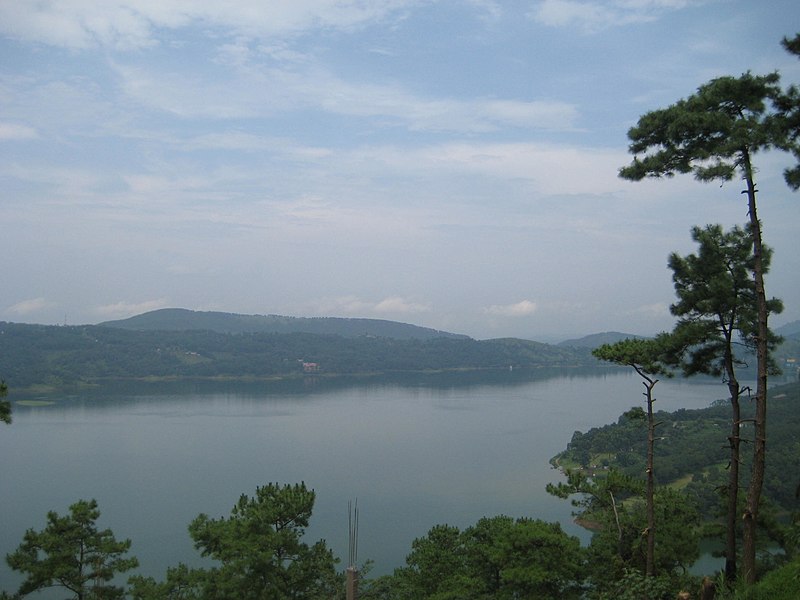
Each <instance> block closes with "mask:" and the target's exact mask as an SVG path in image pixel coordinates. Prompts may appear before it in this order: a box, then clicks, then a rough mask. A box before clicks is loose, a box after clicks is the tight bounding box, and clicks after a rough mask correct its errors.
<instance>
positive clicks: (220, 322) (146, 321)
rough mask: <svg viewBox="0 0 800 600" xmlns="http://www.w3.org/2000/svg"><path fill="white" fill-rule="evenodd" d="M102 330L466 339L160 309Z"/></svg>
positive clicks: (385, 327)
mask: <svg viewBox="0 0 800 600" xmlns="http://www.w3.org/2000/svg"><path fill="white" fill-rule="evenodd" d="M100 325H103V326H105V327H115V328H119V329H130V330H134V331H191V330H201V331H216V332H218V333H313V334H319V335H341V336H344V337H359V336H365V335H367V336H369V335H372V336H377V337H390V338H396V339H412V338H413V339H424V340H427V339H431V338H437V337H449V338H466V337H467V336H465V335H458V334H455V333H448V332H446V331H439V330H437V329H430V328H428V327H419V326H417V325H410V324H408V323H398V322H396V321H386V320H383V319H346V318H340V317H284V316H280V315H241V314H235V313H226V312H213V311H194V310H187V309H184V308H163V309H159V310H154V311H150V312H146V313H143V314H141V315H136V316H134V317H130V318H128V319H122V320H118V321H106V322H105V323H100Z"/></svg>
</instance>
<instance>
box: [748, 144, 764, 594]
mask: <svg viewBox="0 0 800 600" xmlns="http://www.w3.org/2000/svg"><path fill="white" fill-rule="evenodd" d="M742 168H743V170H744V175H745V181H746V182H747V190H746V193H747V201H748V212H749V214H750V226H751V230H752V231H751V232H752V236H753V258H754V262H753V277H754V280H755V288H756V306H757V309H758V329H757V331H756V362H757V368H758V375H757V380H756V415H755V439H754V442H753V467H752V476H751V478H750V487H749V488H748V490H747V505H746V507H745V511H744V515H743V525H744V528H743V532H744V540H743V541H744V543H743V554H742V563H743V564H742V568H743V569H744V579H745V581H746V582H747V583H749V584H753V583H755V581H756V528H757V522H758V508H759V503H760V501H761V489H762V487H763V485H764V468H765V465H766V450H767V358H768V350H767V341H768V340H767V334H768V329H767V295H766V292H765V291H764V271H763V263H762V247H761V224H760V223H759V221H758V212H757V210H756V187H755V183H754V182H753V169H752V165H751V163H750V153H749V151H748V150H747V149H746V148H745V149H744V150H743V152H742Z"/></svg>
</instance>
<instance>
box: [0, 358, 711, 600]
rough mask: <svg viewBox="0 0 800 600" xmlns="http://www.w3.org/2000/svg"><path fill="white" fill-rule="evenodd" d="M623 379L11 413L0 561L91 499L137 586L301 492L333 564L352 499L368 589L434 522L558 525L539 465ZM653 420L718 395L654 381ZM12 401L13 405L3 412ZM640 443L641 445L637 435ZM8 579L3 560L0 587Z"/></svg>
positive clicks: (173, 389)
mask: <svg viewBox="0 0 800 600" xmlns="http://www.w3.org/2000/svg"><path fill="white" fill-rule="evenodd" d="M643 391H644V387H643V385H642V383H641V380H640V379H639V377H638V376H636V375H635V374H634V373H633V372H632V371H629V370H614V369H603V368H598V369H593V370H554V369H548V370H540V371H526V372H519V371H514V372H495V373H491V374H476V373H462V374H447V375H415V376H404V377H395V378H392V379H381V380H377V379H362V380H356V379H344V378H337V379H333V380H328V379H323V378H308V379H305V380H303V381H294V382H278V383H273V384H265V383H261V384H248V385H233V384H231V385H227V386H226V385H223V384H219V383H217V384H213V385H211V384H193V385H187V384H182V385H171V386H167V385H159V386H155V385H150V386H143V385H142V384H137V385H130V386H129V388H128V389H115V390H108V391H106V392H104V393H92V394H86V395H81V396H68V397H64V396H54V397H48V398H42V399H41V400H44V401H52V402H53V403H52V404H48V405H21V404H15V405H14V407H13V410H14V413H13V418H14V423H13V424H12V425H11V426H7V427H6V426H3V427H2V428H0V452H2V456H3V461H2V480H1V481H2V483H0V505H1V506H2V507H3V510H2V519H0V553H2V555H3V556H5V554H6V553H8V552H11V551H13V550H14V549H15V548H16V547H17V545H18V544H19V543H20V542H21V540H22V536H23V534H24V532H25V530H26V529H27V528H30V527H33V528H35V529H37V530H38V529H41V528H42V527H43V526H44V524H45V518H46V514H47V511H48V510H55V511H57V512H58V513H59V514H65V513H67V512H68V506H69V505H70V504H71V503H73V502H75V501H76V500H78V499H90V498H95V499H96V500H97V501H98V503H99V508H100V510H101V513H102V515H101V517H100V519H99V521H98V525H99V526H100V527H101V528H106V527H108V528H111V529H112V530H113V531H114V533H115V535H116V536H117V538H118V539H124V538H130V539H131V540H132V541H133V546H132V550H131V553H132V554H134V555H135V556H137V557H138V558H139V561H140V563H141V566H140V568H139V569H138V571H137V572H139V573H142V574H145V575H152V576H154V577H156V578H157V579H161V578H163V575H164V572H165V570H166V567H167V566H174V565H177V564H178V563H179V562H181V561H182V562H186V563H189V564H202V561H201V559H200V558H199V555H198V553H197V552H196V551H195V550H194V548H193V546H192V543H191V540H190V538H189V535H188V533H187V529H186V528H187V525H188V524H189V522H190V521H191V520H192V519H193V518H194V517H195V516H196V515H197V514H199V513H201V512H205V513H207V514H209V515H210V516H212V517H220V516H228V515H229V513H230V509H231V508H232V507H233V505H234V503H235V502H236V501H237V499H238V498H239V496H240V494H243V493H244V494H248V495H253V493H254V492H255V488H256V486H259V485H263V484H265V483H268V482H280V483H295V482H300V481H305V482H306V484H307V485H308V486H309V487H311V488H313V489H315V490H316V493H317V500H316V504H315V508H314V513H313V516H312V519H311V526H310V527H309V529H308V531H307V540H308V541H309V542H313V541H316V540H318V539H320V538H324V539H326V540H327V542H328V545H329V546H330V547H331V548H332V549H333V550H334V552H335V554H336V555H337V556H338V557H339V558H341V559H343V560H346V558H347V555H348V552H347V544H348V502H349V501H350V500H356V499H357V501H358V507H359V513H360V523H359V545H358V552H359V557H358V558H359V562H363V561H364V560H366V559H371V560H373V561H374V562H375V565H374V570H373V574H383V573H390V572H391V571H392V570H393V569H394V568H396V567H398V566H401V565H402V564H403V562H404V559H405V556H406V554H407V553H408V552H409V551H410V548H411V542H412V540H413V539H414V538H415V537H419V536H422V535H425V533H426V532H427V531H428V530H429V529H430V527H432V526H433V525H435V524H439V523H449V524H451V525H456V526H458V527H462V528H463V527H467V526H469V525H472V524H473V523H475V522H476V521H477V520H478V519H480V518H481V517H483V516H492V515H496V514H506V515H510V516H513V517H522V516H526V517H532V518H540V519H544V520H547V521H560V522H561V523H562V525H563V527H564V529H565V530H566V531H568V532H569V533H570V534H573V535H579V536H580V537H581V538H582V539H583V540H584V541H585V540H586V539H587V534H586V532H585V531H583V530H582V529H580V528H579V527H577V526H576V525H574V524H573V523H572V520H571V510H572V507H571V506H570V503H569V502H568V501H564V500H559V499H557V498H554V497H552V496H550V495H548V494H547V493H546V491H545V485H546V484H547V483H548V482H552V481H558V480H559V479H560V477H559V473H558V471H556V470H554V469H553V468H552V467H551V466H550V465H549V463H548V460H549V459H550V458H551V457H552V456H553V455H555V454H557V453H558V452H560V451H561V450H563V449H564V447H565V446H566V444H567V442H569V441H570V438H571V437H572V434H573V432H574V431H575V430H581V431H586V430H587V429H589V428H591V427H594V426H599V425H603V424H606V423H609V422H612V421H616V419H617V418H618V416H619V415H620V414H621V413H622V412H623V411H625V410H627V409H629V408H630V407H631V406H634V405H641V404H642V403H643V396H642V392H643ZM655 392H656V393H655V396H656V398H657V400H658V402H657V404H656V407H657V408H658V409H663V410H675V409H678V408H700V407H705V406H708V405H709V404H710V403H711V402H712V401H713V400H715V399H717V398H722V397H725V394H726V390H725V387H724V386H723V385H721V384H719V383H715V382H712V381H708V380H702V381H700V382H696V381H695V382H687V381H685V380H680V379H675V380H664V381H661V382H660V383H659V384H658V385H657V386H656V388H655ZM10 399H11V400H12V401H13V400H14V397H13V390H12V394H11V396H10ZM643 435H645V434H644V431H643ZM19 581H20V578H19V576H18V575H17V574H15V573H13V572H11V571H10V570H9V569H8V567H7V566H6V564H5V561H3V564H2V565H0V584H1V585H0V589H4V590H7V591H12V590H14V589H16V585H18V582H19Z"/></svg>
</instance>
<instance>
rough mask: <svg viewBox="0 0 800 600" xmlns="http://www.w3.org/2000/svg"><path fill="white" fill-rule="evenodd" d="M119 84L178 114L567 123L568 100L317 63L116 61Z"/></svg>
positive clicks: (457, 126) (414, 123)
mask: <svg viewBox="0 0 800 600" xmlns="http://www.w3.org/2000/svg"><path fill="white" fill-rule="evenodd" d="M115 70H116V72H117V74H118V75H119V76H120V78H121V80H122V89H123V90H124V91H125V93H126V94H128V96H129V97H131V98H132V99H134V100H135V101H136V102H139V103H141V104H142V105H144V106H148V107H150V108H152V109H155V110H158V111H161V112H165V113H169V114H173V115H176V116H179V117H182V118H201V119H238V118H255V117H265V116H271V115H274V114H276V113H284V112H297V111H300V110H308V109H311V110H319V111H322V112H324V113H329V114H334V115H342V116H348V117H366V118H375V119H376V122H377V126H380V127H382V128H386V127H391V126H404V127H406V128H408V129H411V130H414V131H464V132H486V131H493V130H496V129H499V128H501V127H503V126H514V127H526V128H532V129H544V130H551V131H552V130H558V131H565V130H574V129H575V128H576V122H577V120H578V117H579V112H578V110H577V108H576V107H575V106H574V105H573V104H570V103H566V102H558V101H552V100H550V101H543V100H516V99H515V100H510V99H496V98H476V99H467V100H461V99H456V98H428V97H424V96H420V95H417V94H414V93H411V92H409V91H408V90H406V89H405V88H403V87H402V86H400V85H398V84H394V83H381V82H378V83H372V82H368V83H365V82H350V81H346V80H344V79H342V78H340V77H338V76H336V75H335V74H333V73H330V72H326V71H324V70H321V69H315V68H308V69H306V70H303V71H297V70H287V69H278V68H275V67H269V66H266V65H261V64H260V63H258V62H254V63H250V64H249V66H248V67H247V68H246V69H243V70H236V69H233V70H228V71H225V72H224V73H218V74H216V75H215V76H214V77H213V78H208V77H198V76H197V75H196V74H195V75H189V74H186V73H179V72H168V71H158V70H154V69H142V68H138V67H135V66H128V65H122V64H117V65H115Z"/></svg>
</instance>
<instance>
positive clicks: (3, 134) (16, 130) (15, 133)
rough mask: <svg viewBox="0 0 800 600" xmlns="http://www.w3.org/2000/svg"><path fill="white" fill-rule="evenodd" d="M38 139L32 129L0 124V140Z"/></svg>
mask: <svg viewBox="0 0 800 600" xmlns="http://www.w3.org/2000/svg"><path fill="white" fill-rule="evenodd" d="M38 137H39V134H38V133H37V132H36V130H35V129H34V128H33V127H28V126H27V125H18V124H16V123H2V122H0V140H32V139H36V138H38Z"/></svg>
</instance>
